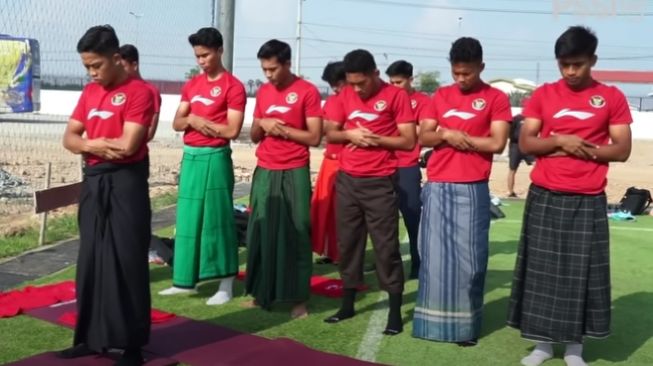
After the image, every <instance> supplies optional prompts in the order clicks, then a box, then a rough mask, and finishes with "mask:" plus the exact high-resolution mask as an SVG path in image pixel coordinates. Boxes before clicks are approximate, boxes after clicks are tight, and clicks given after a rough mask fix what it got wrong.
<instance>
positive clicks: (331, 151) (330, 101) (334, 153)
mask: <svg viewBox="0 0 653 366" xmlns="http://www.w3.org/2000/svg"><path fill="white" fill-rule="evenodd" d="M335 98H336V95H335V94H334V95H330V96H329V97H328V98H327V100H326V101H325V102H324V106H323V107H322V110H323V112H324V116H325V119H326V116H329V115H333V112H332V111H331V109H332V108H333V106H334V104H335V102H334V99H335ZM342 148H343V144H331V143H328V142H327V143H326V149H325V150H324V157H326V158H327V159H339V158H340V152H341V151H342Z"/></svg>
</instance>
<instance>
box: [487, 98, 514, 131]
mask: <svg viewBox="0 0 653 366" xmlns="http://www.w3.org/2000/svg"><path fill="white" fill-rule="evenodd" d="M490 121H506V122H508V123H511V122H512V110H511V109H510V99H508V96H507V95H506V94H504V93H503V92H502V91H497V96H496V98H495V99H494V103H492V109H491V110H490Z"/></svg>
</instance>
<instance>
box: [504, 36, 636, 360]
mask: <svg viewBox="0 0 653 366" xmlns="http://www.w3.org/2000/svg"><path fill="white" fill-rule="evenodd" d="M597 45H598V39H597V37H596V35H594V33H593V32H592V31H591V30H590V29H588V28H585V27H581V26H575V27H570V28H569V29H567V31H565V32H564V33H563V34H562V35H561V36H560V37H559V38H558V40H557V41H556V44H555V56H556V59H557V60H558V68H559V69H560V74H561V75H562V78H561V79H560V80H559V81H557V82H555V83H549V84H544V85H543V86H541V87H539V88H538V89H537V90H535V92H534V93H533V96H532V98H531V99H530V100H529V102H528V104H527V105H526V109H525V110H524V112H523V114H524V117H525V118H526V119H525V121H524V124H523V126H522V131H521V136H520V138H519V147H520V149H521V150H522V151H523V152H524V153H525V154H533V155H535V156H536V157H537V164H535V168H534V169H533V171H532V172H531V180H532V184H531V187H530V189H529V192H528V197H527V199H526V209H525V212H524V222H523V227H522V236H521V240H520V243H519V250H518V254H517V263H516V265H515V273H514V276H513V284H512V294H511V297H510V305H509V306H510V307H509V309H510V311H509V315H508V325H510V326H511V327H514V328H517V329H520V330H521V335H522V337H523V338H526V339H529V340H532V341H535V342H536V346H535V349H534V350H533V351H532V352H531V354H529V355H528V356H526V357H524V358H523V359H522V364H523V365H526V366H536V365H539V364H540V363H542V362H544V361H546V360H547V359H549V358H551V357H553V349H552V344H553V343H563V344H565V345H566V351H565V356H564V359H565V363H566V364H567V365H569V366H584V365H586V363H585V361H584V360H583V356H582V350H583V346H582V342H583V338H584V337H594V338H604V337H607V336H608V335H609V334H610V316H611V315H610V250H609V240H610V235H609V232H608V222H607V216H606V211H607V203H606V196H605V193H604V190H605V187H606V184H607V179H606V176H607V173H608V164H609V163H610V162H613V161H620V162H623V161H626V160H627V159H628V157H629V156H630V151H631V131H630V123H631V122H632V117H631V115H630V110H629V108H628V103H627V102H626V98H625V97H624V95H623V93H622V92H621V91H619V90H618V89H617V88H615V87H611V86H607V85H604V84H601V83H599V82H597V81H595V80H594V79H592V75H591V71H592V67H593V66H594V65H595V64H596V60H597V57H596V48H597Z"/></svg>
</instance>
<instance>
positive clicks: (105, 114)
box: [86, 108, 113, 119]
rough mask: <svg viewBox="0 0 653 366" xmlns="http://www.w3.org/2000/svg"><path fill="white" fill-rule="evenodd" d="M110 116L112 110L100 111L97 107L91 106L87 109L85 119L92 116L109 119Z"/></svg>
mask: <svg viewBox="0 0 653 366" xmlns="http://www.w3.org/2000/svg"><path fill="white" fill-rule="evenodd" d="M111 116H113V112H109V111H101V110H98V109H97V108H93V109H91V110H90V111H88V116H86V119H91V118H93V117H99V118H100V119H109V118H111Z"/></svg>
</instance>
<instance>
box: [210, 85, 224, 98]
mask: <svg viewBox="0 0 653 366" xmlns="http://www.w3.org/2000/svg"><path fill="white" fill-rule="evenodd" d="M220 93H222V88H220V87H219V86H216V87H215V88H213V89H211V96H212V97H214V98H215V97H217V96H218V95H220Z"/></svg>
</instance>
